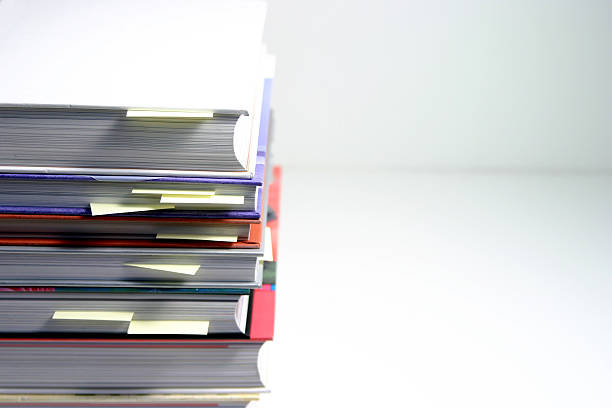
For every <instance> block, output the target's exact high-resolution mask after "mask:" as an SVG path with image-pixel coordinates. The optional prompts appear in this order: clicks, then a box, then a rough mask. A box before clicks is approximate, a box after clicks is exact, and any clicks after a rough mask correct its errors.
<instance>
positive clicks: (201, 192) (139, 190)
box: [132, 188, 215, 196]
mask: <svg viewBox="0 0 612 408" xmlns="http://www.w3.org/2000/svg"><path fill="white" fill-rule="evenodd" d="M132 194H155V195H162V194H178V195H198V196H212V195H215V192H214V191H205V190H159V189H154V188H133V189H132Z"/></svg>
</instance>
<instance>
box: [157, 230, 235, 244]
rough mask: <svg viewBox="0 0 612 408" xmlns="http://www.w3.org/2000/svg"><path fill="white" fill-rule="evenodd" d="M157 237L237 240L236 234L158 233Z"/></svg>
mask: <svg viewBox="0 0 612 408" xmlns="http://www.w3.org/2000/svg"><path fill="white" fill-rule="evenodd" d="M156 237H157V239H193V240H197V241H218V242H237V241H238V236H237V235H206V234H166V233H162V232H160V233H158V234H157V236H156Z"/></svg>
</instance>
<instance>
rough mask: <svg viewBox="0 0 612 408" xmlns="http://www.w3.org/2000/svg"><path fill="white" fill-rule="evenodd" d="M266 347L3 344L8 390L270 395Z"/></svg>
mask: <svg viewBox="0 0 612 408" xmlns="http://www.w3.org/2000/svg"><path fill="white" fill-rule="evenodd" d="M262 345H263V342H260V341H251V340H212V339H210V340H208V339H193V340H188V339H184V340H183V339H176V340H175V339H111V338H91V339H75V338H40V339H32V338H2V339H0V361H2V370H0V392H1V393H4V394H23V393H30V394H150V393H151V391H152V390H154V391H155V394H203V393H207V394H226V393H256V392H262V391H264V390H265V388H264V383H263V381H262V378H261V375H260V372H259V364H258V357H259V352H260V349H261V348H262Z"/></svg>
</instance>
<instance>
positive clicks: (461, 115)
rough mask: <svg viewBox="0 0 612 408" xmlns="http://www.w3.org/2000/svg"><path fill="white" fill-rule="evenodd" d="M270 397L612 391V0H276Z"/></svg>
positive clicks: (561, 396) (403, 402) (565, 397)
mask: <svg viewBox="0 0 612 408" xmlns="http://www.w3.org/2000/svg"><path fill="white" fill-rule="evenodd" d="M266 30H267V31H266V42H267V44H268V46H269V48H270V50H271V51H272V52H273V53H275V54H276V55H277V57H278V65H277V78H276V81H275V84H274V87H275V88H274V94H273V101H274V102H273V105H274V107H275V113H276V125H277V126H276V135H275V139H276V140H275V146H274V152H275V159H276V161H277V162H279V163H281V164H283V165H284V166H285V170H286V172H285V180H284V186H283V194H284V199H283V208H282V219H281V236H280V260H279V262H280V263H279V274H278V292H277V293H278V298H277V300H278V301H277V332H276V340H275V342H274V348H273V350H272V351H273V356H272V357H273V358H272V361H271V363H272V364H271V367H270V371H271V376H272V378H271V382H270V386H271V388H272V390H273V392H272V394H270V395H269V396H266V397H265V398H264V400H263V401H262V403H260V404H259V406H271V407H319V406H342V407H344V406H356V407H362V406H363V407H383V406H385V407H386V406H407V407H408V406H410V407H448V406H458V407H491V406H494V407H517V406H521V407H525V406H526V407H577V406H580V407H609V406H611V405H612V393H611V391H610V382H611V379H612V355H611V351H612V347H611V346H610V344H611V340H612V328H611V327H612V325H611V323H610V322H611V317H612V313H611V312H612V305H611V302H612V300H611V299H612V297H611V295H612V279H611V277H610V274H611V273H612V255H611V253H612V244H611V243H612V233H611V231H612V217H611V216H610V212H611V208H612V177H611V176H610V175H611V173H610V163H612V161H611V160H610V159H611V158H612V149H610V147H611V146H610V144H611V140H612V139H611V138H610V131H611V130H612V126H611V124H612V123H611V120H612V119H611V115H610V106H611V104H610V102H611V101H610V99H611V97H612V96H611V95H612V93H611V91H612V89H611V87H612V82H611V81H610V79H609V73H610V72H612V70H611V69H610V68H612V67H611V61H612V60H611V58H610V53H611V52H612V47H610V40H611V39H612V3H610V2H607V1H578V0H572V1H545V0H530V1H518V0H517V1H451V0H440V1H427V2H423V1H401V2H399V1H398V2H393V1H379V2H373V1H371V2H365V1H351V2H349V1H346V2H343V1H322V0H312V1H308V2H294V1H276V0H274V1H270V2H269V13H268V21H267V28H266Z"/></svg>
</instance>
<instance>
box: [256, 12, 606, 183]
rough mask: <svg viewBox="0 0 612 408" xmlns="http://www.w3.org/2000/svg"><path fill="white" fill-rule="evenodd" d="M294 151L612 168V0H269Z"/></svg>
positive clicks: (312, 158)
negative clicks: (611, 77) (611, 0)
mask: <svg viewBox="0 0 612 408" xmlns="http://www.w3.org/2000/svg"><path fill="white" fill-rule="evenodd" d="M265 40H266V42H267V44H268V46H269V48H270V50H271V51H272V52H274V53H276V54H277V56H278V70H277V77H276V82H275V85H274V86H275V88H274V106H275V109H276V111H277V114H278V115H277V119H278V120H277V131H278V134H279V137H278V140H277V143H276V146H275V150H276V152H277V153H278V155H279V157H281V158H282V160H283V162H284V163H285V164H288V165H291V166H298V165H299V166H301V167H308V168H312V167H313V166H315V167H316V166H320V165H324V166H337V167H340V168H342V169H352V170H353V171H354V172H355V174H356V175H358V174H360V173H363V172H364V171H367V170H366V169H367V168H369V167H385V168H389V167H392V168H396V167H402V168H425V169H431V168H433V169H440V168H442V169H448V168H450V169H457V168H459V169H466V168H467V169H473V168H508V167H513V168H514V167H521V168H532V169H541V168H546V169H550V168H553V169H558V168H572V169H585V168H597V169H600V168H606V169H609V168H610V166H611V162H612V161H611V159H612V145H611V144H612V142H611V138H610V137H609V132H610V129H611V124H612V115H610V105H611V102H612V80H610V72H612V4H611V3H610V2H609V1H598V0H588V1H580V0H550V1H547V0H512V1H488V0H477V1H474V0H433V1H413V0H404V1H390V0H383V1H363V0H357V1H338V0H310V1H299V2H298V1H277V0H272V1H269V10H268V19H267V26H266V32H265Z"/></svg>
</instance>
